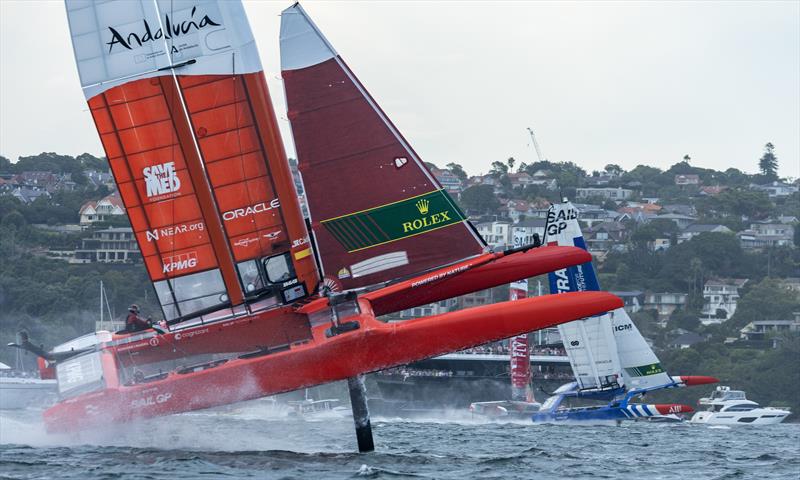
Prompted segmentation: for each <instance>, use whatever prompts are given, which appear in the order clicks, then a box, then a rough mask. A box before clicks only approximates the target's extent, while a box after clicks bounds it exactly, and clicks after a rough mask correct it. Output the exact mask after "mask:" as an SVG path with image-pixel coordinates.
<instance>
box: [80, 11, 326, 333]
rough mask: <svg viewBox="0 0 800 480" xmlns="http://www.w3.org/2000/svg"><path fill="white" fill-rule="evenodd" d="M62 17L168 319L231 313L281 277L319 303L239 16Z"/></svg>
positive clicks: (277, 286) (278, 285)
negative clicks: (225, 310)
mask: <svg viewBox="0 0 800 480" xmlns="http://www.w3.org/2000/svg"><path fill="white" fill-rule="evenodd" d="M67 14H68V18H69V24H70V32H71V35H72V39H73V47H74V51H75V58H76V62H77V64H78V70H79V73H80V77H81V84H82V86H83V89H84V93H85V95H86V98H87V100H88V102H89V106H90V108H91V112H92V116H93V117H94V120H95V124H96V126H97V130H98V132H99V134H100V137H101V140H102V142H103V147H104V149H105V151H106V155H107V157H108V159H109V163H110V165H111V169H112V172H113V174H114V177H115V179H116V182H117V185H118V186H119V190H120V194H121V197H122V200H123V202H124V203H125V206H126V208H127V210H128V213H129V216H130V221H131V225H132V227H133V230H134V232H135V234H136V238H137V241H138V243H139V247H140V249H141V251H142V255H143V257H144V260H145V265H146V266H147V271H148V273H149V275H150V278H151V279H152V281H153V283H154V285H155V288H156V291H157V293H158V297H159V300H160V302H161V306H162V309H163V311H164V315H165V317H166V318H167V319H177V318H181V317H185V316H187V315H192V314H195V313H196V312H200V311H204V310H209V309H210V310H213V309H214V308H215V307H220V306H223V305H227V304H232V305H238V304H241V303H243V302H244V301H245V298H246V297H248V296H255V295H259V294H264V293H270V292H273V293H274V292H276V291H278V290H281V289H284V288H285V287H286V286H287V285H286V283H287V280H288V279H294V278H297V280H298V282H297V283H299V284H302V285H303V287H302V288H303V291H304V292H310V291H313V290H314V289H315V288H316V284H317V274H316V267H315V265H314V261H313V256H312V255H311V250H310V245H309V242H308V236H307V232H306V230H305V225H304V220H303V218H302V215H301V212H300V207H299V203H298V201H297V196H296V192H295V190H294V184H293V182H292V180H291V173H290V171H289V168H288V163H287V162H286V158H285V153H284V151H283V146H282V144H281V142H280V138H279V135H278V133H277V131H278V129H277V127H276V121H275V116H274V113H273V111H272V105H271V104H270V100H269V94H268V92H267V88H266V82H265V81H264V77H263V71H262V68H261V64H260V60H259V58H258V52H257V51H256V48H255V42H254V40H253V37H252V33H251V31H250V27H249V25H248V24H247V18H246V16H245V14H244V11H243V9H242V6H241V4H240V3H239V2H225V1H217V0H197V1H194V2H162V1H157V2H153V1H146V0H130V1H122V2H106V3H102V4H96V3H79V2H68V3H67ZM289 252H291V254H290V253H289ZM281 291H282V290H281ZM301 294H302V292H301ZM293 295H295V294H293Z"/></svg>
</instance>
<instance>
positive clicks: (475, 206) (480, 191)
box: [461, 185, 500, 213]
mask: <svg viewBox="0 0 800 480" xmlns="http://www.w3.org/2000/svg"><path fill="white" fill-rule="evenodd" d="M461 204H462V205H463V206H464V208H465V209H467V210H471V211H473V212H479V213H491V212H493V211H495V210H496V209H497V208H498V207H499V206H500V202H499V201H498V200H497V197H495V195H494V187H493V186H491V185H475V186H472V187H469V188H467V189H466V190H464V191H463V192H461Z"/></svg>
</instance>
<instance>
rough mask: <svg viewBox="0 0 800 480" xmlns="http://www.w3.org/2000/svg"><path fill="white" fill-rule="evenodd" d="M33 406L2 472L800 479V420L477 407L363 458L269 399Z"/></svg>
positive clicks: (11, 418) (395, 431)
mask: <svg viewBox="0 0 800 480" xmlns="http://www.w3.org/2000/svg"><path fill="white" fill-rule="evenodd" d="M38 418H39V413H38V412H35V411H30V410H28V411H23V412H11V411H5V412H0V478H13V479H44V478H59V479H62V478H64V479H107V478H109V479H110V478H131V479H169V480H174V479H184V478H186V479H196V478H204V479H206V478H207V479H215V478H267V479H272V478H275V479H313V480H323V479H324V480H327V479H340V478H390V479H402V478H436V479H458V480H467V479H502V480H509V479H516V478H520V479H528V478H537V479H548V478H636V479H641V478H646V479H648V480H655V479H686V478H692V479H694V478H697V479H706V478H707V479H736V478H742V479H744V478H754V479H756V478H757V479H797V478H800V425H797V424H783V425H777V426H773V427H741V428H734V429H730V428H719V427H717V428H714V427H705V426H694V425H688V424H679V425H666V424H660V425H657V424H646V423H629V424H625V425H623V426H619V427H616V426H586V425H577V426H576V425H533V424H528V423H527V422H515V423H487V422H483V421H478V420H475V419H472V418H471V417H470V416H469V414H467V413H454V414H452V415H448V416H446V417H437V418H431V419H429V420H427V421H424V420H416V421H413V422H412V421H405V420H401V419H380V418H377V419H373V426H374V433H375V440H376V444H377V452H375V453H371V454H366V455H360V454H356V453H353V451H354V450H355V440H354V436H353V430H352V428H353V427H352V420H351V419H348V418H340V417H338V416H334V415H332V416H328V417H327V418H320V419H317V420H314V421H309V420H302V419H289V418H287V417H286V416H285V411H282V410H280V409H279V408H275V407H272V406H269V405H267V404H266V403H263V402H251V403H248V404H243V405H240V406H235V407H233V408H230V407H229V408H226V409H222V410H215V411H205V412H196V413H191V414H184V415H177V416H173V417H168V418H163V419H159V420H154V421H148V422H142V423H138V424H136V425H135V426H133V427H129V428H127V429H125V430H124V431H122V430H120V431H114V432H105V433H103V434H95V435H93V436H86V435H84V436H82V437H80V438H69V437H53V436H47V435H46V434H45V433H44V432H43V430H42V426H41V424H40V423H39V420H38Z"/></svg>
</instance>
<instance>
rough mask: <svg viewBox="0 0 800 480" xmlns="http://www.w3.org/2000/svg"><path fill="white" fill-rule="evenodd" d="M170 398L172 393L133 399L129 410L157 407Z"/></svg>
mask: <svg viewBox="0 0 800 480" xmlns="http://www.w3.org/2000/svg"><path fill="white" fill-rule="evenodd" d="M170 398H172V393H170V392H164V393H159V394H158V395H148V396H146V397H142V398H134V399H133V400H131V408H144V407H152V406H153V405H157V404H159V403H166V402H168V401H169V399H170Z"/></svg>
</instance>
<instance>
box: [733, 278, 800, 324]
mask: <svg viewBox="0 0 800 480" xmlns="http://www.w3.org/2000/svg"><path fill="white" fill-rule="evenodd" d="M798 306H800V298H798V295H797V293H796V292H793V291H791V290H789V289H787V288H785V287H783V286H781V284H780V283H779V282H778V281H777V280H775V279H773V278H765V279H764V280H762V281H761V282H759V283H758V284H756V285H753V286H752V287H750V289H749V290H748V291H747V293H745V294H744V295H743V296H742V298H741V299H739V301H738V302H737V305H736V313H734V314H733V317H731V319H730V320H728V321H727V322H725V327H726V328H728V329H729V330H730V331H736V330H738V329H740V328H742V327H744V326H745V325H747V324H748V323H749V322H752V321H754V320H786V319H789V318H791V316H792V312H794V311H797V309H798Z"/></svg>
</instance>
